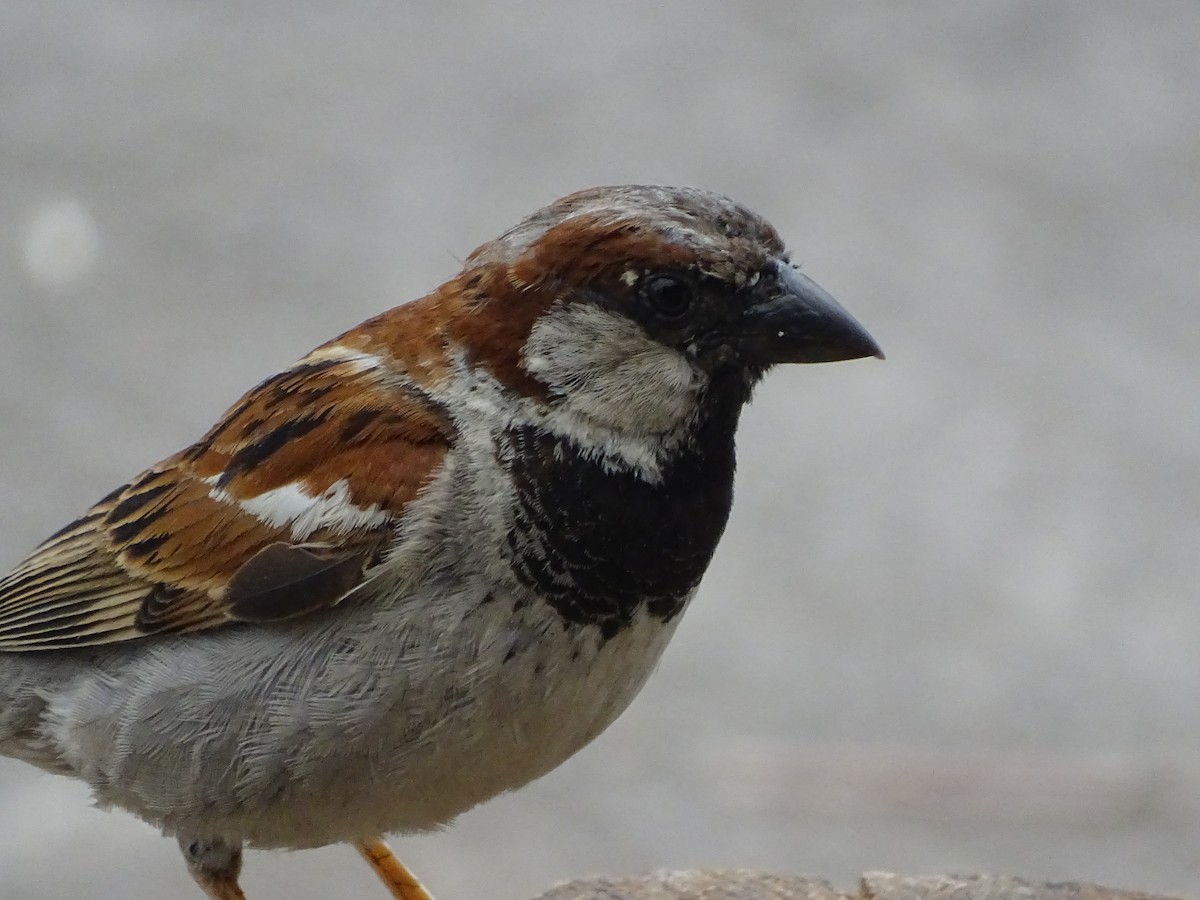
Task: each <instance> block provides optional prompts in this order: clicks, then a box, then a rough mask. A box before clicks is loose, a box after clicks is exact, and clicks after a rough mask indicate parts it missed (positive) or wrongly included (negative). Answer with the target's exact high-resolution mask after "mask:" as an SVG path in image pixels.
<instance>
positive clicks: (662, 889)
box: [535, 869, 1167, 900]
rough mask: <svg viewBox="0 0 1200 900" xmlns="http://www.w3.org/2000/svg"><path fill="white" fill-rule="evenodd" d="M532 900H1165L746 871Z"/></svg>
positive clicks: (1106, 892)
mask: <svg viewBox="0 0 1200 900" xmlns="http://www.w3.org/2000/svg"><path fill="white" fill-rule="evenodd" d="M535 900H1167V898H1166V897H1165V896H1164V895H1162V894H1147V893H1141V892H1138V891H1125V890H1117V889H1114V888H1106V887H1102V886H1100V885H1095V884H1083V883H1080V882H1075V881H1063V882H1054V883H1042V884H1037V883H1034V882H1031V881H1025V880H1024V879H1021V878H1013V877H1011V876H1007V875H926V876H916V877H912V876H907V875H894V874H892V873H890V872H868V873H867V874H865V875H863V876H862V879H861V880H860V881H859V884H858V888H857V890H854V891H847V892H843V891H839V890H837V889H836V888H834V887H833V885H831V884H830V883H829V882H828V881H825V880H823V879H820V878H806V877H802V876H798V875H778V874H775V873H772V872H757V871H753V870H749V869H734V870H728V871H695V870H692V871H684V872H665V871H664V872H655V873H653V874H650V875H635V876H630V877H626V878H609V877H603V876H601V877H597V878H581V879H578V880H576V881H569V882H566V883H565V884H560V885H558V886H557V887H554V888H551V889H550V890H549V891H547V892H546V893H545V894H542V895H540V896H539V897H537V898H535Z"/></svg>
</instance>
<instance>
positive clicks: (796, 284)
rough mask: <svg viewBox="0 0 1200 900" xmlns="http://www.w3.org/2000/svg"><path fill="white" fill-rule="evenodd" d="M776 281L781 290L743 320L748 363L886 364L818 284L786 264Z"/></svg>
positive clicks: (752, 308) (868, 337)
mask: <svg viewBox="0 0 1200 900" xmlns="http://www.w3.org/2000/svg"><path fill="white" fill-rule="evenodd" d="M775 275H776V278H775V279H773V280H774V281H775V286H776V287H777V290H776V291H773V292H772V294H771V296H769V297H768V298H767V299H765V300H763V301H762V302H761V303H757V304H754V305H752V306H750V307H749V308H748V309H747V310H746V311H745V313H744V314H743V319H742V328H743V329H744V330H743V331H742V334H741V344H742V348H743V353H744V354H745V356H746V358H748V359H752V360H754V361H755V362H757V363H759V364H761V365H764V366H770V365H774V364H776V363H823V362H837V361H838V360H843V359H860V358H862V357H864V356H876V357H878V358H879V359H883V351H882V350H880V349H879V345H878V344H877V343H875V339H874V338H873V337H871V335H869V334H868V333H867V330H866V329H865V328H863V327H862V325H860V324H858V320H856V319H855V318H854V317H853V316H852V315H850V313H848V312H846V310H844V309H842V307H841V304H839V303H838V302H837V301H836V300H834V299H833V298H832V297H830V296H829V294H827V293H826V292H825V290H824V288H822V287H821V286H820V285H819V284H817V283H816V282H815V281H813V280H812V279H811V278H809V277H808V276H807V275H804V274H803V273H801V272H800V271H798V270H797V269H794V268H792V267H791V266H789V265H787V264H785V263H782V262H780V263H778V264H777V270H776V273H775Z"/></svg>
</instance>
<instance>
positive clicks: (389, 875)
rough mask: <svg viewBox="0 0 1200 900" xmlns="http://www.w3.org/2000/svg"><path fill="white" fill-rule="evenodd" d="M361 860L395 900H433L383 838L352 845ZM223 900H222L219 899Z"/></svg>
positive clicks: (222, 899)
mask: <svg viewBox="0 0 1200 900" xmlns="http://www.w3.org/2000/svg"><path fill="white" fill-rule="evenodd" d="M354 846H355V848H356V849H357V850H358V852H359V853H361V854H362V857H363V859H365V860H366V861H367V862H369V863H370V864H371V868H372V869H374V870H375V874H376V875H378V876H379V879H380V880H381V881H382V882H383V883H384V884H385V885H387V889H388V890H389V891H391V892H392V896H393V897H395V898H396V900H433V897H432V896H431V895H430V893H429V891H427V890H425V886H424V885H423V884H421V882H419V881H417V879H416V878H415V877H413V874H412V873H411V872H409V871H408V869H406V868H405V867H404V863H402V862H400V860H398V859H396V857H395V854H393V853H392V848H391V847H389V846H388V845H387V842H386V841H384V840H383V838H375V839H374V840H371V841H359V842H358V843H357V844H355V845H354ZM221 900H224V898H221Z"/></svg>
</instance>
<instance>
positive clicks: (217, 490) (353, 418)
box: [0, 347, 454, 651]
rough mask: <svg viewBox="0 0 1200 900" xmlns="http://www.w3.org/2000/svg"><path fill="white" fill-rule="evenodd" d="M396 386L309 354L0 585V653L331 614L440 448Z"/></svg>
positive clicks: (371, 369)
mask: <svg viewBox="0 0 1200 900" xmlns="http://www.w3.org/2000/svg"><path fill="white" fill-rule="evenodd" d="M453 437H454V434H453V428H452V427H451V425H450V423H449V420H448V418H447V417H446V416H445V415H444V414H443V413H442V411H441V410H440V409H439V408H438V407H437V406H436V405H435V404H434V403H433V402H432V401H430V400H429V399H428V397H427V396H426V395H425V394H423V393H422V392H421V391H420V390H418V389H417V388H416V387H415V386H408V385H406V383H405V380H404V379H403V377H402V374H401V373H397V371H396V370H395V368H389V367H387V365H386V364H385V363H383V362H382V361H380V360H378V359H374V358H372V359H370V360H366V359H364V357H363V355H362V354H360V353H357V352H354V351H349V350H343V351H340V352H339V351H338V349H337V348H333V349H331V348H329V347H326V348H321V349H319V350H318V351H315V352H314V353H313V354H311V355H310V356H309V357H307V358H306V359H304V360H301V361H300V362H299V363H297V364H296V365H295V366H293V367H292V368H291V369H289V370H287V371H285V372H283V373H281V374H280V375H278V376H276V377H274V378H272V379H269V380H267V381H266V382H264V383H263V384H261V385H259V386H258V387H257V388H255V389H254V390H252V391H250V392H249V393H248V394H247V395H246V396H245V397H243V398H242V399H241V400H240V401H239V402H238V403H237V404H235V405H234V406H233V407H232V408H231V409H230V410H229V411H228V412H227V413H226V414H225V416H224V417H223V418H222V419H221V421H220V422H219V423H218V424H217V425H216V426H215V427H214V428H213V429H212V430H211V431H210V432H209V433H208V434H207V435H205V437H204V438H202V439H201V440H200V441H199V442H197V443H196V444H194V445H193V446H191V447H189V448H188V449H186V450H184V451H183V452H181V453H178V454H176V455H175V456H173V457H170V458H168V459H166V460H164V461H163V462H162V463H160V464H159V465H157V466H154V467H153V468H151V469H148V470H147V471H145V472H143V473H142V474H141V475H139V476H138V477H137V478H135V479H133V480H132V481H130V482H129V483H128V484H126V485H124V486H123V487H122V488H120V489H119V490H117V491H114V492H113V493H111V494H109V495H108V496H107V497H105V498H104V499H103V500H101V501H100V502H99V503H97V504H96V505H95V506H94V507H92V509H91V510H89V511H88V513H87V514H86V515H84V516H82V517H81V518H79V519H77V520H76V521H75V522H72V523H71V524H70V525H68V526H66V527H65V528H63V529H61V530H60V531H58V532H56V533H55V534H54V535H52V536H51V537H50V538H48V539H47V540H46V541H45V542H43V543H42V544H41V546H39V547H38V548H37V549H36V550H34V552H33V553H32V554H31V555H30V556H29V557H28V558H27V559H26V560H25V561H24V562H22V563H21V564H20V565H18V566H17V567H16V568H15V569H14V570H13V571H12V572H11V573H10V574H9V575H8V576H7V577H5V578H4V579H2V580H0V651H3V650H8V651H35V650H51V649H62V648H68V647H80V646H90V645H96V644H107V643H113V642H117V641H125V640H133V639H137V638H144V637H146V636H148V635H152V634H161V633H166V632H181V631H194V630H198V629H205V628H214V627H218V626H221V625H224V624H227V623H231V622H255V623H269V622H272V621H278V620H282V619H288V618H293V617H295V616H300V615H305V614H308V613H311V612H313V611H315V610H317V609H320V608H323V607H327V606H330V605H333V604H335V603H337V602H338V601H339V600H340V599H341V598H342V597H344V596H345V595H346V594H347V593H348V592H349V591H351V590H353V589H354V588H355V587H356V586H357V585H358V584H360V583H361V582H362V581H363V580H364V579H365V578H366V577H368V576H369V574H370V571H371V569H372V568H373V567H374V566H376V565H378V563H379V562H380V561H381V559H382V556H383V554H384V553H385V551H386V549H387V546H388V543H389V541H390V539H391V537H392V535H393V533H394V530H395V527H396V525H397V524H398V523H399V522H400V520H401V518H402V517H403V514H404V512H405V509H406V507H407V506H408V504H409V503H411V501H412V500H413V499H414V498H415V497H416V496H417V494H418V493H419V491H420V490H421V488H422V487H423V486H424V485H425V484H426V483H428V481H429V480H430V478H431V477H432V476H433V474H434V473H435V472H436V470H437V469H438V467H439V466H440V465H441V463H442V460H443V458H444V457H445V454H446V453H447V451H448V450H449V448H450V445H451V442H452V441H453Z"/></svg>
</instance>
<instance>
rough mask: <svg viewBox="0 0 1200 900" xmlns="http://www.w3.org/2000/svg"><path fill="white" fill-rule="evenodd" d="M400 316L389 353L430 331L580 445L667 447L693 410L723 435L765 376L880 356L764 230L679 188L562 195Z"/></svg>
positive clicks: (732, 207)
mask: <svg viewBox="0 0 1200 900" xmlns="http://www.w3.org/2000/svg"><path fill="white" fill-rule="evenodd" d="M413 307H414V308H411V309H410V310H408V312H407V314H406V315H405V316H404V322H403V330H402V332H401V333H400V336H399V339H400V341H401V342H403V341H405V340H413V339H414V338H413V336H414V335H433V334H435V333H436V334H437V335H438V340H439V341H440V342H441V343H440V344H439V346H438V347H436V348H431V352H433V353H434V354H435V355H437V356H439V357H440V355H441V353H442V352H443V351H444V350H447V349H448V350H449V351H451V352H452V353H458V354H460V355H461V356H462V357H463V358H464V359H465V361H466V365H467V366H468V367H469V368H470V369H471V370H473V371H474V370H478V369H480V368H482V369H484V370H486V371H487V372H489V373H490V376H491V377H493V378H494V379H495V380H496V382H497V383H499V384H500V385H501V386H502V388H503V389H504V390H505V391H506V392H508V393H510V394H514V395H518V396H521V397H526V398H529V399H530V400H531V401H533V402H534V403H536V404H539V405H541V406H543V407H544V408H546V409H547V410H549V411H550V412H551V413H552V415H550V416H548V418H547V424H548V427H550V428H551V430H555V431H558V432H559V433H562V434H564V435H565V436H571V435H575V436H576V437H578V438H579V442H581V443H584V444H587V443H595V442H596V441H598V440H601V439H602V438H601V437H597V434H601V435H604V434H607V435H612V434H619V435H622V436H624V437H628V438H635V437H640V438H642V439H644V441H645V442H646V443H647V444H649V443H652V442H654V441H659V440H663V439H665V440H667V441H668V442H670V441H671V440H672V438H673V437H677V436H680V435H682V434H683V433H684V432H686V431H688V430H689V429H690V428H692V426H693V425H694V424H695V422H696V421H697V419H698V418H702V417H703V416H702V414H703V413H704V411H705V410H715V409H722V410H726V411H728V412H729V413H730V414H732V415H733V416H734V421H735V420H736V411H737V409H740V407H741V406H742V404H743V403H744V402H745V401H746V400H747V399H748V398H749V396H750V392H751V390H752V388H753V386H754V385H755V383H756V382H757V381H758V380H759V379H760V378H761V377H762V376H763V374H764V373H765V372H766V371H767V370H768V369H770V368H771V367H772V366H774V365H776V364H778V363H816V362H831V361H835V360H846V359H855V358H858V357H864V356H880V357H881V356H882V355H883V354H882V352H881V351H880V349H879V346H878V345H877V344H876V343H875V341H874V340H873V339H872V338H871V336H870V335H869V334H867V332H866V331H865V330H864V329H863V327H862V326H861V325H859V324H858V322H857V321H855V319H854V318H853V317H851V316H850V314H849V313H847V312H846V311H845V310H844V309H842V307H841V306H839V305H838V303H837V302H836V301H835V300H834V299H833V298H832V297H830V296H829V295H828V294H827V293H825V291H824V290H822V289H821V288H820V287H819V286H818V285H817V284H815V283H814V282H813V281H811V280H810V279H809V278H808V277H807V276H806V275H804V274H803V273H801V272H800V271H798V269H797V268H796V267H795V266H794V265H793V264H792V263H791V261H790V259H789V257H788V254H787V252H786V249H785V247H784V244H783V241H782V239H781V238H780V236H779V234H778V232H777V231H776V230H775V229H774V228H773V227H772V226H771V225H770V223H768V222H767V221H766V220H765V219H763V218H762V217H761V216H759V215H757V214H756V213H754V212H752V211H750V210H749V209H747V208H746V207H744V206H742V205H741V204H739V203H737V202H735V201H733V200H731V199H729V198H728V197H725V196H722V195H720V194H714V193H711V192H708V191H703V190H698V189H695V188H680V187H659V186H644V185H624V186H616V187H599V188H591V189H589V190H585V191H580V192H578V193H575V194H571V195H570V196H567V197H564V198H563V199H561V200H558V201H557V202H555V203H552V204H551V205H550V206H547V207H545V208H544V209H541V210H539V211H538V212H535V213H534V214H532V215H531V216H529V217H527V218H526V219H524V220H523V221H521V222H520V223H518V224H517V225H515V226H514V227H512V228H510V229H509V230H508V231H506V232H505V233H504V234H502V235H500V237H498V238H496V239H495V240H492V241H490V242H488V243H486V244H484V245H482V246H481V247H479V248H478V249H476V250H475V251H474V252H473V253H472V254H471V255H470V256H469V257H468V258H467V261H466V264H465V266H464V269H463V271H462V272H461V273H460V274H459V275H458V276H456V277H455V278H454V279H451V281H449V282H447V283H446V284H445V285H443V286H442V287H441V288H440V289H439V290H438V291H436V292H434V294H432V295H430V296H429V297H427V298H425V300H424V301H419V302H418V303H417V304H413ZM401 309H402V310H403V309H404V308H403V307H402V308H401ZM398 324H399V323H398ZM419 339H421V340H425V338H419ZM403 355H404V356H406V357H407V358H408V359H409V360H412V359H413V358H414V356H420V355H421V354H420V353H417V352H415V348H409V349H407V350H406V351H405V352H404V354H403ZM438 368H440V366H439V367H438ZM410 371H411V367H410Z"/></svg>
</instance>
